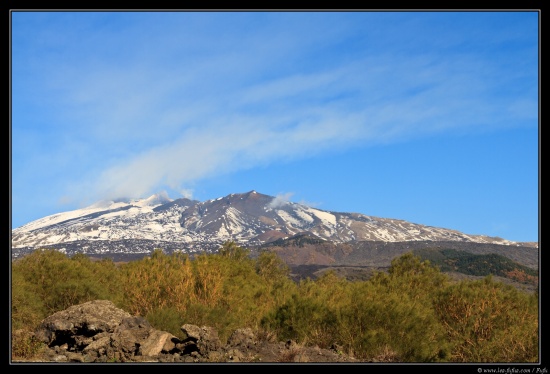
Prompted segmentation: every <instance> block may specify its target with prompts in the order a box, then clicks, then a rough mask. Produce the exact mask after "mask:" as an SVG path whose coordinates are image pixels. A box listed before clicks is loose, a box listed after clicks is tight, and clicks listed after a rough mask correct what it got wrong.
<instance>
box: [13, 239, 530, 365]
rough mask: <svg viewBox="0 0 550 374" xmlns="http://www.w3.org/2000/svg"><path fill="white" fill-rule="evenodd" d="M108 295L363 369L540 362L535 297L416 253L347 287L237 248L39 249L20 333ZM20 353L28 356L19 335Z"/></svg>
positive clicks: (160, 320) (22, 288) (16, 312)
mask: <svg viewBox="0 0 550 374" xmlns="http://www.w3.org/2000/svg"><path fill="white" fill-rule="evenodd" d="M94 299H106V300H110V301H112V302H114V303H115V305H117V306H118V307H120V308H122V309H124V310H126V311H128V312H130V313H131V314H133V315H141V316H145V317H146V318H147V319H148V320H149V322H150V323H151V324H152V325H153V326H154V327H155V328H157V329H159V330H164V331H168V332H170V333H172V334H173V335H176V336H178V337H182V336H181V330H180V326H181V325H182V324H184V323H189V324H194V325H198V326H211V327H213V328H215V329H216V330H217V331H218V334H219V337H220V339H221V340H222V341H224V340H225V339H227V338H228V335H229V334H230V333H231V332H233V331H234V330H236V329H238V328H244V327H248V328H252V329H253V330H255V331H258V332H261V333H262V334H263V335H265V336H270V337H271V338H274V339H278V340H286V339H293V340H295V341H297V342H298V343H299V344H302V345H317V346H319V347H321V348H331V347H338V349H341V350H342V353H346V354H349V355H352V356H355V357H356V358H357V359H360V360H363V361H383V362H392V361H393V362H536V361H538V357H539V353H538V341H539V336H538V293H535V294H534V295H531V294H527V293H524V292H521V291H518V290H516V289H514V288H512V287H510V286H505V285H504V284H502V283H497V282H494V281H493V280H492V279H491V278H486V279H485V280H483V281H462V282H459V283H456V282H454V283H453V282H450V281H449V279H448V278H447V277H446V275H444V274H443V273H441V272H440V271H439V269H438V268H436V267H434V266H432V265H431V264H430V263H429V262H428V261H424V262H422V261H420V259H419V258H418V257H416V256H413V255H412V254H411V253H409V254H405V255H403V256H401V257H399V258H396V259H394V260H393V261H392V264H391V267H390V269H389V271H388V272H378V273H375V274H374V276H373V277H371V278H370V279H369V280H367V281H357V282H349V281H347V280H345V279H343V278H339V277H337V276H336V275H335V274H334V273H331V272H328V273H326V274H325V275H324V276H322V277H320V278H319V279H317V280H311V279H306V280H303V281H301V282H299V283H295V282H293V281H292V280H291V279H290V277H289V269H288V267H287V266H286V265H285V264H284V263H283V262H282V261H281V260H280V258H279V257H277V255H276V254H274V253H271V252H264V253H261V254H260V255H259V257H258V258H256V259H252V258H251V257H250V255H249V253H248V251H247V250H246V249H244V248H241V247H239V246H238V245H236V244H235V243H233V242H227V243H225V244H224V245H223V246H222V248H220V251H219V253H218V254H201V255H198V256H196V257H195V258H193V259H191V258H189V256H187V255H184V254H181V253H174V254H171V255H167V254H165V253H163V252H162V250H155V251H154V252H153V253H152V254H151V256H149V257H146V258H143V259H141V260H137V261H131V262H129V263H126V264H122V265H118V266H117V265H115V264H114V263H113V261H111V260H102V261H92V260H90V259H89V258H87V257H86V256H84V255H76V256H74V257H72V258H68V257H67V256H65V255H64V254H62V253H60V252H57V251H54V250H45V251H41V250H39V251H35V252H34V253H32V254H30V255H28V256H26V257H24V258H22V259H19V260H17V261H15V262H13V263H12V308H11V310H12V315H11V322H12V331H15V330H17V329H26V330H27V331H33V330H34V329H35V328H36V326H37V325H38V323H40V321H41V320H42V319H44V318H45V317H47V316H49V315H51V314H53V313H55V312H56V311H59V310H63V309H66V308H67V307H69V306H71V305H75V304H80V303H83V302H86V301H91V300H94ZM17 339H18V340H17V341H14V342H12V352H14V353H17V354H20V355H31V354H32V353H33V352H34V351H35V350H36V349H37V347H36V342H34V341H32V340H31V339H30V338H29V336H27V335H25V334H19V335H18V338H17Z"/></svg>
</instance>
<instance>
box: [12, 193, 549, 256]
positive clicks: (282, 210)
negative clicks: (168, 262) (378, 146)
mask: <svg viewBox="0 0 550 374" xmlns="http://www.w3.org/2000/svg"><path fill="white" fill-rule="evenodd" d="M300 233H308V234H309V235H312V236H313V237H316V238H318V239H319V240H325V241H329V242H334V243H341V244H343V243H351V242H362V241H371V242H375V241H380V242H414V241H434V242H464V243H479V244H498V245H503V246H518V247H534V248H538V243H536V242H529V243H523V242H513V241H509V240H506V239H502V238H498V237H489V236H484V235H469V234H465V233H461V232H459V231H457V230H452V229H445V228H440V227H433V226H427V225H422V224H417V223H411V222H407V221H404V220H400V219H392V218H381V217H374V216H368V215H365V214H362V213H346V212H335V211H327V210H322V209H317V208H313V207H309V206H307V205H304V204H299V203H294V202H290V201H285V200H283V199H280V198H278V197H274V196H269V195H265V194H261V193H258V192H257V191H255V190H251V191H248V192H245V193H232V194H229V195H226V196H223V197H219V198H216V199H210V200H206V201H202V202H201V201H198V200H191V199H187V198H179V199H175V200H174V199H171V198H169V197H168V195H167V194H165V193H161V194H155V195H152V196H150V197H148V198H146V199H134V200H118V201H107V202H98V203H96V204H92V205H90V206H88V207H86V208H82V209H77V210H73V211H68V212H63V213H58V214H54V215H50V216H46V217H43V218H41V219H38V220H35V221H32V222H29V223H28V224H26V225H23V226H21V227H18V228H16V229H13V230H12V252H15V254H17V253H18V252H21V251H24V252H26V251H29V250H32V249H33V248H41V247H48V246H56V247H58V248H62V247H63V245H64V244H65V245H68V246H69V245H74V244H76V243H80V244H82V246H80V248H84V247H85V245H84V244H83V243H88V244H89V245H90V246H94V247H97V248H98V249H96V250H98V251H102V252H105V251H107V252H109V248H108V245H107V244H109V243H110V242H112V243H115V242H118V243H120V242H123V241H127V242H131V241H134V243H133V245H132V246H133V247H134V249H136V245H135V244H136V243H137V242H139V241H143V242H150V243H149V244H151V243H153V242H163V243H168V242H171V243H173V246H172V247H174V246H180V247H181V248H182V250H185V251H191V252H192V251H195V250H197V251H199V250H200V248H205V249H206V250H215V249H216V246H219V245H221V244H222V243H223V242H225V241H228V240H231V241H235V242H237V243H238V244H240V245H245V246H260V245H263V244H266V243H271V242H274V241H276V240H279V239H285V238H289V237H292V236H294V235H297V234H300ZM100 242H103V243H100ZM98 244H101V245H102V247H101V249H99V245H98ZM103 244H105V245H103Z"/></svg>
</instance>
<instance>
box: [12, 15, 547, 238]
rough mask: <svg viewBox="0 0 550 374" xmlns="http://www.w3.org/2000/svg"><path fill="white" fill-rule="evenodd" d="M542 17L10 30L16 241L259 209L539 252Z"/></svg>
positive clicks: (15, 23) (47, 21) (64, 18)
mask: <svg viewBox="0 0 550 374" xmlns="http://www.w3.org/2000/svg"><path fill="white" fill-rule="evenodd" d="M539 16H540V14H539V13H538V12H534V11H533V12H520V11H517V12H499V11H495V12H413V11H411V12H397V11H391V12H132V11H129V12H113V11H106V12H80V11H78V12H28V11H20V12H18V11H14V12H12V13H11V22H12V24H11V42H12V45H11V63H12V66H11V83H12V87H11V100H12V102H11V104H12V105H11V109H12V113H11V114H12V118H11V157H12V158H11V167H12V170H11V209H12V210H11V219H12V228H16V227H19V226H21V225H23V224H25V223H28V222H31V221H33V220H36V219H39V218H42V217H44V216H47V215H50V214H55V213H59V212H64V211H69V210H73V209H78V208H81V207H85V206H88V205H90V204H92V203H94V202H96V201H98V200H102V199H114V198H119V197H127V198H139V197H148V196H149V195H151V194H153V193H157V192H162V191H166V192H167V193H168V195H169V196H170V197H172V198H174V199H175V198H179V197H182V196H184V197H189V198H193V199H197V200H200V201H204V200H208V199H212V198H217V197H221V196H225V195H228V194H230V193H241V192H248V191H250V190H256V191H258V192H260V193H264V194H268V195H272V196H282V197H283V198H286V199H288V200H290V201H293V202H299V203H305V204H309V205H311V206H314V207H316V208H319V209H324V210H331V211H337V212H358V213H363V214H367V215H371V216H377V217H384V218H397V219H404V220H407V221H410V222H414V223H420V224H425V225H430V226H436V227H444V228H449V229H455V230H458V231H461V232H464V233H467V234H482V235H489V236H499V237H502V238H505V239H509V240H514V241H538V238H539V183H540V182H539V173H540V169H539V135H540V134H539V114H538V110H539V109H538V105H539V96H538V85H539V67H538V64H539V45H538V35H539V28H538V27H539Z"/></svg>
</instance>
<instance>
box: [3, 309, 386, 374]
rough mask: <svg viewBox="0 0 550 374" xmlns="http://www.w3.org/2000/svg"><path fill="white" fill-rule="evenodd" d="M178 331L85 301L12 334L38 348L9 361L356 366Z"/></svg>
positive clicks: (292, 345)
mask: <svg viewBox="0 0 550 374" xmlns="http://www.w3.org/2000/svg"><path fill="white" fill-rule="evenodd" d="M181 330H182V332H183V333H184V335H185V336H186V338H185V339H180V338H177V337H175V336H173V335H172V334H170V333H168V332H165V331H159V330H156V329H154V328H153V327H151V325H150V324H149V322H147V320H146V319H145V318H143V317H138V316H131V315H130V314H128V313H127V312H125V311H123V310H121V309H118V308H116V307H115V306H114V305H113V304H112V303H111V302H110V301H106V300H96V301H90V302H87V303H84V304H80V305H75V306H72V307H70V308H68V309H66V310H64V311H60V312H57V313H55V314H54V315H52V316H50V317H48V318H46V319H45V320H44V321H43V322H42V324H41V326H40V327H39V328H38V329H37V330H36V331H35V332H33V333H28V332H23V331H15V332H14V333H13V336H12V345H13V344H15V343H14V342H15V341H17V340H18V339H19V341H21V339H24V338H25V335H26V338H27V341H28V340H29V339H28V338H30V337H31V336H32V339H33V340H34V341H37V342H40V344H41V346H42V348H41V349H40V350H39V351H38V352H37V353H36V354H34V355H33V356H32V357H31V358H29V357H26V358H22V357H15V356H14V352H13V351H12V363H14V364H25V363H37V362H38V363H39V362H64V363H130V362H134V363H136V362H137V363H205V362H209V363H231V362H236V363H283V362H287V363H289V362H299V363H331V362H332V363H353V362H357V360H356V359H354V358H353V357H349V356H347V355H344V354H343V353H342V352H341V349H340V347H337V346H333V347H331V349H321V348H319V347H306V346H302V345H299V344H297V343H296V342H294V341H286V342H277V341H273V339H269V337H260V336H258V335H257V334H255V333H254V332H253V331H252V330H251V329H239V330H236V331H235V332H234V333H233V334H232V335H231V336H230V337H229V339H228V341H227V342H226V343H225V344H222V342H221V341H220V339H219V338H218V334H217V332H216V330H215V329H213V328H210V327H205V326H202V327H199V326H195V325H189V324H185V325H183V326H182V327H181ZM29 335H30V336H29ZM14 339H15V340H14ZM375 361H376V360H375Z"/></svg>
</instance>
